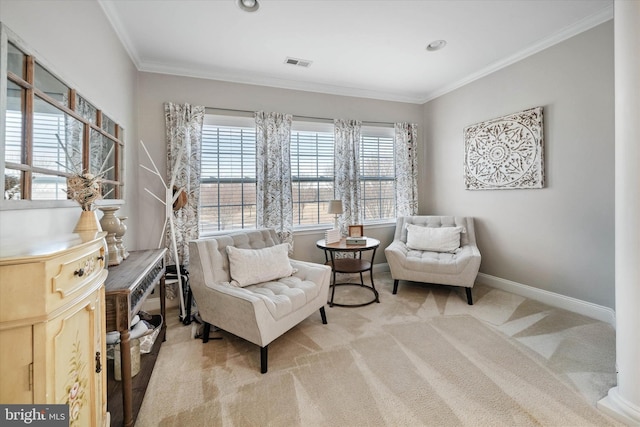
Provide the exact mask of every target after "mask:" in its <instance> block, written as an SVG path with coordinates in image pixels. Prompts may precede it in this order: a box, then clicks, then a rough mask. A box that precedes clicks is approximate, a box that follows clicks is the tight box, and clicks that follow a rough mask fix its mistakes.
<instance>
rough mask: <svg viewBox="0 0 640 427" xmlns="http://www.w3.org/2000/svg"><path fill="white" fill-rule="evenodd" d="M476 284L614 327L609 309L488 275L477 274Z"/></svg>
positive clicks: (613, 315) (613, 314) (614, 318)
mask: <svg viewBox="0 0 640 427" xmlns="http://www.w3.org/2000/svg"><path fill="white" fill-rule="evenodd" d="M477 283H482V284H484V285H487V286H491V287H492V288H496V289H500V290H503V291H507V292H511V293H513V294H516V295H520V296H523V297H527V298H531V299H533V300H536V301H540V302H543V303H545V304H549V305H551V306H553V307H558V308H562V309H565V310H569V311H572V312H574V313H578V314H582V315H584V316H587V317H591V318H593V319H597V320H600V321H602V322H607V323H609V324H610V325H611V326H613V327H614V328H615V327H616V313H615V311H613V310H612V309H610V308H609V307H604V306H601V305H598V304H593V303H590V302H587V301H582V300H579V299H577V298H571V297H568V296H565V295H560V294H556V293H554V292H549V291H546V290H544V289H538V288H534V287H532V286H528V285H523V284H522V283H517V282H513V281H511V280H506V279H502V278H500V277H495V276H491V275H489V274H484V273H478V279H477Z"/></svg>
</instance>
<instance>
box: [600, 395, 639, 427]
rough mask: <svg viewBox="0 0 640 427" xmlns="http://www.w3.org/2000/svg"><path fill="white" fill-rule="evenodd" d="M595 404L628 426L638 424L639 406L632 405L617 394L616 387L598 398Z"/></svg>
mask: <svg viewBox="0 0 640 427" xmlns="http://www.w3.org/2000/svg"><path fill="white" fill-rule="evenodd" d="M596 406H597V408H598V409H600V410H601V411H602V412H604V413H605V414H607V415H609V416H610V417H611V418H613V419H615V420H617V421H620V422H621V423H624V424H626V425H628V426H638V425H640V408H638V407H634V406H633V405H631V404H630V403H629V402H627V401H625V400H624V399H622V398H621V397H620V395H619V394H618V387H613V388H612V389H611V390H609V394H607V395H606V396H605V397H604V398H602V399H600V400H599V401H598V402H597V403H596Z"/></svg>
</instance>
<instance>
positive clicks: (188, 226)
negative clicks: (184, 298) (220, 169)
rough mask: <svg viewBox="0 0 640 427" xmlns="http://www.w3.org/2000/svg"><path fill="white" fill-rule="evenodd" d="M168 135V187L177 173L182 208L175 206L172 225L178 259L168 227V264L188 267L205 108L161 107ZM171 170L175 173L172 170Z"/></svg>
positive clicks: (194, 234)
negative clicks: (183, 194)
mask: <svg viewBox="0 0 640 427" xmlns="http://www.w3.org/2000/svg"><path fill="white" fill-rule="evenodd" d="M164 113H165V124H166V134H167V137H166V139H167V181H166V182H167V185H170V183H171V178H172V176H173V175H174V174H176V179H175V182H174V185H175V189H178V190H179V189H182V190H183V191H184V192H185V193H186V195H187V200H186V203H184V206H182V207H180V208H179V209H178V208H177V207H178V206H180V205H182V203H180V204H176V203H174V208H173V210H172V213H173V223H174V229H175V234H176V236H175V237H176V247H177V250H178V258H179V259H178V260H176V259H174V250H173V243H172V239H171V234H170V233H171V228H170V227H169V225H167V242H168V245H167V247H168V248H169V251H168V252H169V260H170V262H169V264H175V265H185V266H186V265H188V263H189V241H190V240H193V239H197V238H198V232H199V230H198V219H199V215H198V206H199V205H200V145H201V143H202V123H203V121H204V107H202V106H196V105H189V104H182V105H180V104H174V103H171V102H167V103H165V104H164ZM174 168H176V170H175V171H174Z"/></svg>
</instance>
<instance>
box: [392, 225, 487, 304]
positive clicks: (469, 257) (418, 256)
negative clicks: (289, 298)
mask: <svg viewBox="0 0 640 427" xmlns="http://www.w3.org/2000/svg"><path fill="white" fill-rule="evenodd" d="M407 224H414V225H419V226H422V227H461V228H462V233H461V234H460V248H459V249H457V250H455V251H454V252H452V253H447V252H433V251H421V250H415V249H410V248H409V247H408V246H407V227H406V226H407ZM385 256H386V258H387V262H388V263H389V269H390V270H391V277H393V279H394V286H393V293H394V294H395V293H397V291H398V282H399V280H409V281H413V282H422V283H432V284H442V285H454V286H463V287H465V288H467V302H468V303H469V304H472V303H473V301H472V298H471V291H470V289H471V288H472V287H473V285H474V283H475V279H476V277H477V275H478V271H479V269H480V260H481V257H480V251H479V249H478V247H477V245H476V238H475V229H474V223H473V218H471V217H456V216H431V215H416V216H405V217H400V218H398V221H397V223H396V231H395V235H394V239H393V242H392V243H391V244H390V245H389V246H388V247H387V248H386V249H385Z"/></svg>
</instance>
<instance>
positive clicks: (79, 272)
mask: <svg viewBox="0 0 640 427" xmlns="http://www.w3.org/2000/svg"><path fill="white" fill-rule="evenodd" d="M73 275H74V276H78V277H82V276H84V268H79V269H77V270H76V271H74V272H73Z"/></svg>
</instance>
